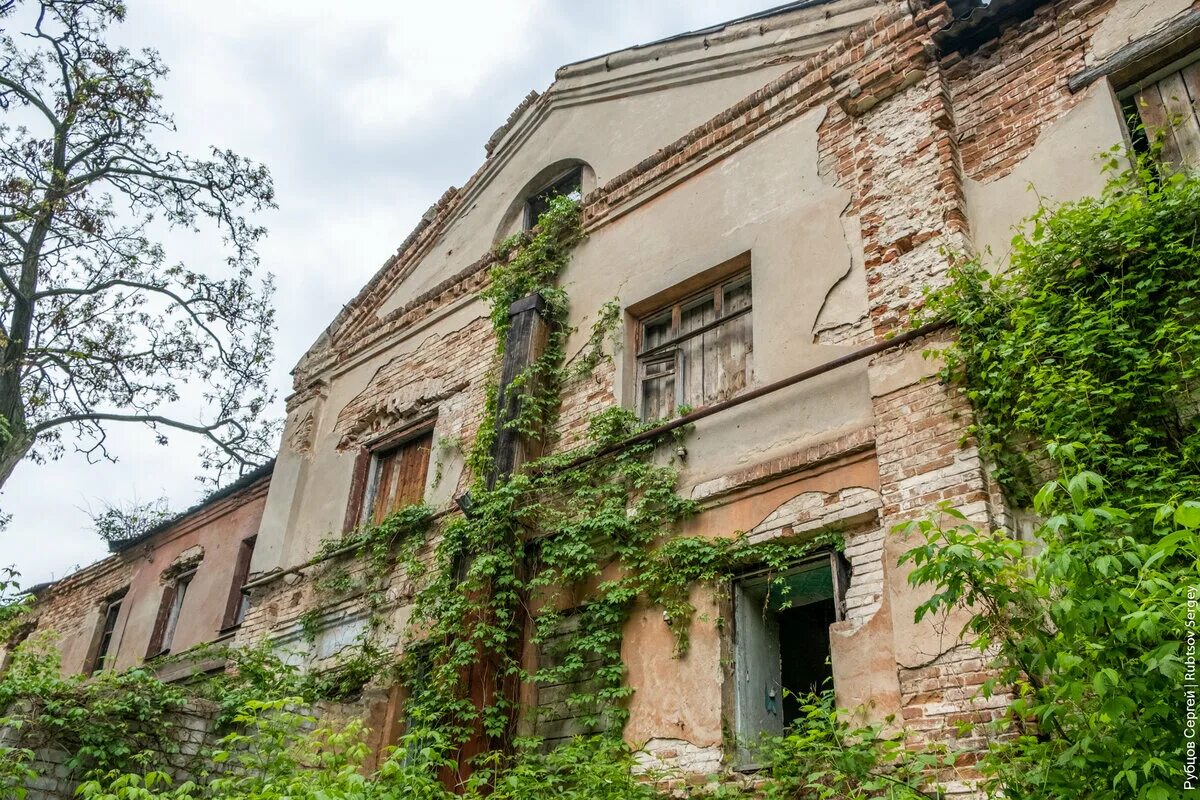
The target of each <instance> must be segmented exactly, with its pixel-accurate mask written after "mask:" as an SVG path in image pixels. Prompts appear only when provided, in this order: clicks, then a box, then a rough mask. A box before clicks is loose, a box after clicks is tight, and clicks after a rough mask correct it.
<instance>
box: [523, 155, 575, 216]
mask: <svg viewBox="0 0 1200 800" xmlns="http://www.w3.org/2000/svg"><path fill="white" fill-rule="evenodd" d="M555 197H569V198H571V199H572V200H574V201H576V202H579V201H580V200H582V199H583V169H582V168H581V167H575V168H573V169H572V170H571V171H570V172H568V173H566V174H565V175H561V176H559V177H558V178H556V179H555V180H554V182H553V183H551V184H550V185H549V186H547V187H546V188H544V189H542V190H541V191H539V192H538V193H537V194H534V195H533V196H531V197H530V198H529V200H527V201H526V202H525V226H524V227H525V230H529V229H530V228H532V227H533V226H534V225H537V221H538V219H539V218H540V217H541V216H542V214H545V213H546V210H547V209H549V208H550V201H551V200H553V199H554V198H555Z"/></svg>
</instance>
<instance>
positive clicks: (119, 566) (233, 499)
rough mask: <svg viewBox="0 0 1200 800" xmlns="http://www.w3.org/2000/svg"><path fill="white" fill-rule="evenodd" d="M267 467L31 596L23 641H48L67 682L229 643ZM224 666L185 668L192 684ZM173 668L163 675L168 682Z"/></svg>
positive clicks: (240, 613) (240, 612)
mask: <svg viewBox="0 0 1200 800" xmlns="http://www.w3.org/2000/svg"><path fill="white" fill-rule="evenodd" d="M271 469H272V465H271V464H267V465H265V466H263V467H260V468H258V469H256V470H254V471H252V472H249V473H247V474H246V475H245V476H243V477H242V478H241V479H239V480H237V481H235V482H233V483H231V484H229V485H228V486H226V487H224V488H222V489H219V490H217V491H215V492H213V493H212V494H210V495H209V496H208V497H206V498H205V499H204V500H203V501H201V502H200V503H198V504H197V505H195V506H194V507H192V508H190V509H188V510H186V511H184V512H182V513H180V514H177V515H175V516H173V517H171V518H169V519H166V520H164V521H162V522H160V523H158V524H156V525H154V526H153V527H150V528H148V529H147V530H146V531H144V532H142V533H140V534H139V535H137V536H135V537H131V538H128V539H123V540H121V541H116V542H112V543H110V544H109V550H111V551H112V553H113V554H112V555H111V556H109V557H108V558H105V559H103V560H101V561H98V562H96V563H95V564H92V565H90V566H88V567H86V568H84V569H81V570H79V571H78V572H75V573H73V574H71V575H68V576H67V577H65V578H63V579H61V580H58V581H55V582H53V583H49V584H44V585H42V586H36V587H33V588H32V590H31V591H32V593H33V595H34V596H35V597H36V600H37V603H36V605H35V615H34V616H33V617H32V618H31V619H30V620H29V622H28V623H27V624H26V625H25V626H24V627H23V628H22V629H21V630H20V632H19V635H20V637H21V638H27V637H29V636H32V635H35V634H36V633H38V632H47V633H49V632H52V633H53V634H54V635H55V636H56V645H57V647H58V648H59V651H60V653H61V659H62V669H63V671H64V672H66V673H83V674H91V673H94V672H96V671H97V670H101V669H127V668H129V667H134V666H139V665H141V664H143V663H144V662H146V661H150V660H152V659H154V658H157V657H159V656H164V655H170V654H172V653H175V654H178V653H182V652H184V651H187V650H189V649H192V648H194V647H196V646H197V645H202V644H210V643H216V642H221V641H226V640H229V639H231V638H232V635H233V631H234V630H235V629H236V628H237V626H238V625H239V624H241V621H242V618H243V617H244V615H245V613H246V609H247V607H248V604H247V601H246V600H247V599H246V596H245V595H244V594H243V592H242V585H243V584H244V583H245V582H246V579H247V576H248V574H249V570H250V559H251V556H252V555H253V553H254V542H255V537H256V536H257V535H258V527H259V523H260V522H261V521H262V514H263V507H264V505H265V503H266V497H267V488H268V487H269V486H270V484H271ZM221 666H223V664H196V663H189V664H187V665H185V666H184V667H182V668H179V669H180V670H181V672H182V673H186V674H191V673H193V672H195V671H196V669H197V668H199V669H206V668H219V667H221ZM174 669H176V667H174V666H172V667H164V669H163V672H162V673H161V676H162V677H163V678H164V679H167V680H169V679H171V678H172V677H176V675H175V674H174V673H173V672H172V671H171V670H174Z"/></svg>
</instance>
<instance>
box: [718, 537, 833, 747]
mask: <svg viewBox="0 0 1200 800" xmlns="http://www.w3.org/2000/svg"><path fill="white" fill-rule="evenodd" d="M846 574H847V572H846V566H845V560H844V559H843V558H842V556H841V555H840V554H838V553H828V554H826V555H824V556H822V557H820V558H819V559H814V560H811V561H808V562H806V563H803V564H799V565H797V566H795V567H792V568H791V569H788V570H785V571H782V572H760V573H753V574H750V575H746V576H743V577H742V578H739V579H738V580H736V581H735V582H734V587H733V588H734V592H733V602H734V679H735V681H736V686H735V691H734V702H735V704H736V712H735V713H736V719H737V740H738V749H739V753H738V759H739V762H740V764H741V766H743V767H753V766H754V765H755V761H756V751H757V745H758V743H759V741H760V740H761V739H762V737H763V736H779V735H781V734H783V733H784V731H785V730H786V729H787V727H788V726H789V725H792V724H794V723H795V722H796V721H797V719H799V717H800V713H801V711H800V706H801V702H802V699H803V696H804V695H808V694H812V693H817V692H821V691H824V690H825V689H828V688H830V687H831V686H832V683H831V681H832V678H833V668H832V666H831V664H830V663H829V658H830V652H831V650H830V643H829V626H830V625H832V624H833V623H834V622H836V621H838V620H840V619H842V609H843V597H844V595H845V586H846V583H847V580H846Z"/></svg>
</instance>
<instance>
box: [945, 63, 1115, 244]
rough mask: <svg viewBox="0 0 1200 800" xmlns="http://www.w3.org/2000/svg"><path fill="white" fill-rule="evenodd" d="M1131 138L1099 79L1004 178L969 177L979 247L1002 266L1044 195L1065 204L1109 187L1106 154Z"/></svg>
mask: <svg viewBox="0 0 1200 800" xmlns="http://www.w3.org/2000/svg"><path fill="white" fill-rule="evenodd" d="M1125 142H1126V134H1125V127H1124V123H1123V121H1122V117H1121V107H1120V104H1119V103H1118V102H1117V99H1116V96H1115V95H1114V94H1113V92H1112V89H1111V88H1110V86H1109V83H1108V81H1096V82H1095V83H1093V84H1092V85H1091V86H1089V87H1088V88H1087V90H1086V96H1085V97H1084V99H1083V100H1082V101H1080V102H1079V103H1078V104H1077V105H1076V106H1075V107H1074V108H1072V109H1071V110H1070V111H1068V112H1067V113H1066V115H1065V116H1063V117H1062V118H1061V119H1059V120H1057V121H1056V122H1054V123H1053V124H1051V125H1049V126H1047V128H1046V130H1045V131H1044V132H1043V133H1042V135H1041V136H1040V137H1038V141H1037V144H1036V145H1035V146H1034V148H1033V150H1032V151H1031V152H1030V153H1029V154H1028V155H1027V156H1026V157H1025V159H1024V160H1023V161H1021V163H1020V164H1018V165H1017V166H1016V167H1015V168H1014V169H1013V170H1012V171H1011V172H1009V173H1008V174H1007V175H1005V176H1004V177H1002V178H999V179H996V180H993V181H990V182H980V181H973V180H970V179H967V180H966V181H965V191H966V195H967V212H968V215H969V217H970V225H971V234H972V239H973V240H974V243H975V248H976V250H977V251H978V252H979V253H981V254H986V255H984V258H985V260H986V261H987V263H989V264H991V265H993V266H994V267H996V268H1003V267H1004V266H1005V265H1006V264H1007V263H1008V254H1009V251H1010V250H1011V242H1012V238H1013V236H1014V235H1016V232H1017V229H1018V227H1019V226H1020V225H1021V224H1022V223H1023V222H1024V221H1025V220H1026V219H1027V218H1028V217H1029V216H1030V215H1031V214H1033V213H1034V212H1035V211H1037V208H1038V202H1039V198H1040V199H1041V200H1042V201H1044V202H1046V203H1048V204H1055V203H1063V202H1067V201H1070V200H1077V199H1079V198H1081V197H1087V196H1090V195H1095V194H1097V193H1099V192H1100V190H1101V189H1103V188H1104V184H1105V182H1106V180H1107V179H1106V177H1105V175H1104V172H1103V169H1102V167H1103V163H1104V160H1105V156H1107V155H1110V154H1111V150H1112V148H1113V147H1114V146H1123V145H1124V144H1125Z"/></svg>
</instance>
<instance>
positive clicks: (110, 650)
mask: <svg viewBox="0 0 1200 800" xmlns="http://www.w3.org/2000/svg"><path fill="white" fill-rule="evenodd" d="M122 600H124V594H121V595H119V596H114V597H112V598H110V599H109V600H108V601H107V602H106V603H105V604H104V608H103V609H102V614H101V617H100V631H99V639H98V640H97V642H96V652H95V654H94V655H93V656H92V663H91V667H90V669H89V670H88V671H89V673H94V672H99V671H100V670H102V669H105V668H106V667H107V666H108V665H109V664H108V662H109V661H110V660H111V658H112V656H114V655H116V653H115V651H116V643H115V641H114V639H115V638H116V633H117V617H119V616H120V615H121V601H122Z"/></svg>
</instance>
